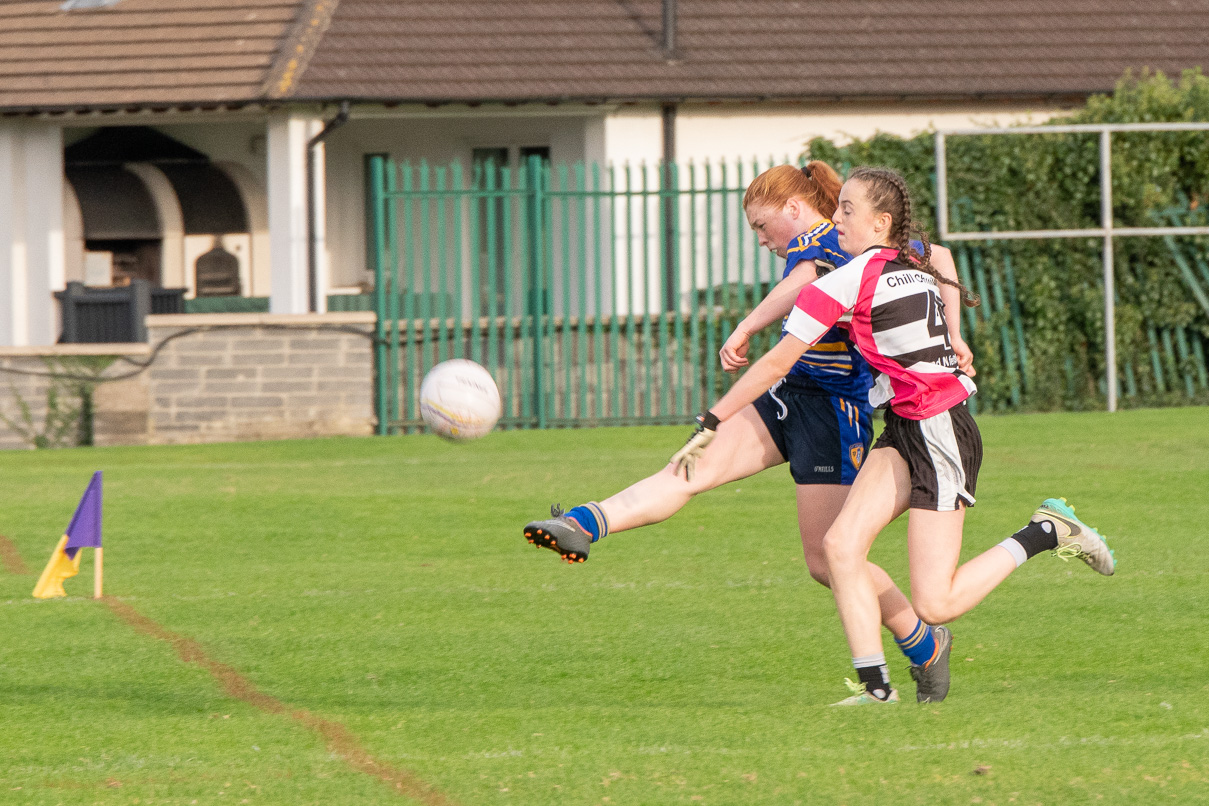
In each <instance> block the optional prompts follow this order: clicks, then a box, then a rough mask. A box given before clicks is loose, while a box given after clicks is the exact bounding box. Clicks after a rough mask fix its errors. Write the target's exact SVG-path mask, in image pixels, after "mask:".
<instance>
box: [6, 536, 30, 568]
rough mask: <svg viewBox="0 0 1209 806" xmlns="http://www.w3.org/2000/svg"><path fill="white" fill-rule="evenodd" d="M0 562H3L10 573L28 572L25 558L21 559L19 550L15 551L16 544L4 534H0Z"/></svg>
mask: <svg viewBox="0 0 1209 806" xmlns="http://www.w3.org/2000/svg"><path fill="white" fill-rule="evenodd" d="M0 562H3V563H4V567H5V569H6V570H7V571H8V572H9V573H10V574H17V575H18V576H25V575H26V574H28V573H29V567H28V566H26V565H25V560H23V559H21V552H19V551H17V544H16V543H14V542H13V541H11V540H9V539H8V538H7V537H5V536H4V535H0Z"/></svg>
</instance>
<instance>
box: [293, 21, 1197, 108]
mask: <svg viewBox="0 0 1209 806" xmlns="http://www.w3.org/2000/svg"><path fill="white" fill-rule="evenodd" d="M677 16H678V25H677V32H676V44H677V49H676V50H677V52H676V59H675V60H674V61H673V62H671V63H669V62H668V61H667V60H666V59H665V58H664V54H663V52H662V50H661V3H660V2H659V0H572V1H571V2H567V1H565V0H561V1H556V0H490V2H487V1H485V0H457V2H448V1H446V2H429V1H428V0H392V1H391V2H386V1H385V0H342V2H341V3H340V5H339V7H338V8H337V10H336V12H335V15H334V17H333V19H332V21H331V26H330V28H329V29H328V31H327V34H326V36H325V37H324V38H323V41H322V42H321V43H320V45H319V47H318V49H317V50H316V52H315V54H314V57H313V58H312V60H311V63H310V66H309V68H308V69H307V71H306V73H305V74H304V75H303V77H302V79H301V80H300V82H299V84H298V87H297V89H296V90H295V92H294V97H299V98H302V97H306V98H336V97H351V98H364V99H379V100H400V101H402V100H421V101H438V102H439V101H486V100H518V101H534V100H568V99H577V100H584V99H599V100H608V99H640V98H667V99H679V98H768V97H773V98H778V97H779V98H819V97H837V96H840V97H887V96H889V97H895V96H902V97H969V96H993V97H1012V96H1016V97H1019V96H1032V97H1038V96H1041V97H1043V96H1069V95H1084V94H1088V93H1091V92H1102V91H1108V90H1111V89H1112V87H1113V85H1114V83H1115V82H1116V81H1117V79H1119V78H1120V77H1121V75H1122V74H1123V73H1124V71H1125V70H1126V69H1127V68H1134V69H1135V70H1136V69H1139V68H1142V67H1151V68H1155V69H1159V70H1162V71H1164V72H1166V73H1168V74H1169V75H1178V74H1179V72H1180V71H1182V70H1183V69H1186V68H1188V67H1192V66H1195V65H1198V64H1202V63H1204V61H1205V60H1206V58H1207V57H1209V0H1158V2H1147V3H1143V2H1138V0H1058V1H1057V2H1055V1H1054V0H1049V1H1048V2H1035V1H1034V0H934V1H923V2H913V1H911V0H817V1H807V0H802V1H801V2H792V1H790V0H680V1H679V3H678V15H677Z"/></svg>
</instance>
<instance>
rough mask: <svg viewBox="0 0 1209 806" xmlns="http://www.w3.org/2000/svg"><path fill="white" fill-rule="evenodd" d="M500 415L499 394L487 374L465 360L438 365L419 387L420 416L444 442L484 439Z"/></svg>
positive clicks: (455, 359) (492, 380)
mask: <svg viewBox="0 0 1209 806" xmlns="http://www.w3.org/2000/svg"><path fill="white" fill-rule="evenodd" d="M500 413H501V407H500V390H499V389H498V388H497V387H496V385H495V380H494V379H493V378H492V377H491V373H490V372H488V371H487V370H485V369H483V367H481V366H479V365H478V364H476V363H474V362H473V361H468V360H467V359H465V358H454V359H452V360H450V361H442V362H441V363H440V364H437V365H436V366H435V367H433V368H432V369H431V370H429V371H428V374H427V375H425V376H424V381H423V382H422V383H421V384H420V416H421V417H423V418H424V422H425V423H427V424H428V427H429V428H431V429H432V430H433V431H435V432H437V434H439V435H441V436H443V437H445V439H452V440H456V441H458V442H463V441H465V440H468V439H478V438H479V437H482V436H486V435H487V434H488V433H489V432H490V431H491V429H492V428H495V424H496V423H497V422H499V419H500Z"/></svg>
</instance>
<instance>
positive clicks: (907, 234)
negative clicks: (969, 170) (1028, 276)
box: [848, 168, 980, 308]
mask: <svg viewBox="0 0 1209 806" xmlns="http://www.w3.org/2000/svg"><path fill="white" fill-rule="evenodd" d="M848 179H849V180H853V179H855V180H857V181H858V182H860V183H861V185H863V186H864V188H865V196H866V198H868V199H869V204H870V205H872V207H873V209H874V211H876V212H878V213H889V214H890V219H891V224H890V243H889V246H891V247H893V248H895V249H897V250H898V254H899V257H900V259H902V260H903V261H904V262H906V263H908V264H909V265H910V266H911V267H912V268H915V269H919V270H920V271H922V272H924V273H926V274H929V275H931V276H932V278H933V279H935V280H936V282H937V283H944V284H945V285H948V286H953V287H954V288H956V289H958V290H959V291H961V301H962V302H964V303H965V304H966V305H967V306H969V307H971V308H972V307H974V306H975V305H977V304H978V303H979V301H980V300H979V298H978V295H977V294H975V293H972V292H971V291H970V290H969V289H968V288H966V287H965V286H964V285H962V284H961V283H960V282H959V281H957V280H950V279H949V278H948V277H942V276H941V275H940V273H939V272H938V271H936V269H935V268H933V266H932V263H931V259H932V244H931V243H929V241H928V233H927V232H926V231H925V230H924V229H923V227H921V226H920V224H919V223H918V222H916V221H915V220H913V219H912V215H911V192H910V191H909V190H908V189H907V183H906V182H905V181H904V180H903V178H902V176H900V175H899V174H898V173H897V172H895V171H892V170H890V169H889V168H857V169H856V170H855V171H853V172H852V173H851V174H850V175H849V176H848ZM912 235H914V236H915V237H916V239H917V240H919V242H920V243H921V244H922V245H923V251H922V252H921V251H919V250H916V249H915V247H914V246H912V245H911V240H912V238H911V236H912Z"/></svg>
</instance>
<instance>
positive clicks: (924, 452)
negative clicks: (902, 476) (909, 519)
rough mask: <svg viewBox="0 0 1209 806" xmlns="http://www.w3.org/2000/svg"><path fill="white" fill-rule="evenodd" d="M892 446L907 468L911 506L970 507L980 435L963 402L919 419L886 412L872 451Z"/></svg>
mask: <svg viewBox="0 0 1209 806" xmlns="http://www.w3.org/2000/svg"><path fill="white" fill-rule="evenodd" d="M878 448H894V449H895V450H896V451H898V453H899V455H901V456H902V457H903V458H904V459H906V460H907V467H908V468H909V469H910V472H911V503H910V506H911V508H912V509H928V510H932V511H933V512H952V511H953V510H955V509H957V508H958V506H960V505H961V504H965V505H966V506H967V507H972V506H974V488H975V487H976V486H978V468H979V467H981V465H982V435H981V434H980V433H979V432H978V426H977V425H976V424H975V422H974V418H973V417H972V416H971V415H970V409H969V407H968V406H966V404H965V403H964V402H962V403H959V404H958V405H956V406H954V407H953V408H951V409H949V410H948V411H944V412H941V413H940V414H937V415H935V416H934V417H928V418H927V419H924V420H908V419H907V418H906V417H901V416H899V415H897V414H895V413H894V412H893V411H889V410H887V411H886V427H885V429H884V430H883V431H882V433H881V435H880V436H879V437H878V438H877V441H876V442H875V443H873V450H877V449H878Z"/></svg>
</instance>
